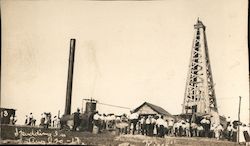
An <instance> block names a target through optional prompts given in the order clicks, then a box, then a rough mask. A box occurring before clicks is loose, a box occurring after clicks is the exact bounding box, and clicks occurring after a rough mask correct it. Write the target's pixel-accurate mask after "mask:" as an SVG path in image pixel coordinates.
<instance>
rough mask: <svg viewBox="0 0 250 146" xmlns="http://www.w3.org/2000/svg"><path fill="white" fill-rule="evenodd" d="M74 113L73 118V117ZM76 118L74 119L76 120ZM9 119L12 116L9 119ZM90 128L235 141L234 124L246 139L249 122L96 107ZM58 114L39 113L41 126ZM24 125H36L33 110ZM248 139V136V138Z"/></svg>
mask: <svg viewBox="0 0 250 146" xmlns="http://www.w3.org/2000/svg"><path fill="white" fill-rule="evenodd" d="M76 117H77V118H76ZM74 119H75V120H74V123H73V124H72V127H71V129H72V130H73V131H77V129H78V130H79V126H80V112H79V110H78V111H77V112H75V113H74ZM77 119H78V120H77ZM11 121H13V120H11ZM90 121H91V124H92V132H94V133H102V132H104V131H108V130H110V131H115V132H116V133H118V134H140V135H145V136H157V137H165V136H175V137H208V138H216V139H218V140H219V139H227V140H229V141H234V142H236V141H237V132H238V130H237V127H238V125H239V124H240V125H241V127H242V129H243V135H244V137H245V139H246V138H248V139H249V134H248V132H247V131H248V129H249V126H247V125H246V124H243V123H240V122H238V121H233V122H232V121H231V119H230V117H228V118H227V123H226V124H224V125H222V124H220V123H217V124H216V123H213V122H212V121H211V119H210V118H209V117H207V116H204V117H201V118H200V120H196V121H193V120H190V119H183V118H179V119H178V120H177V119H174V118H166V117H164V116H163V115H139V114H138V113H132V112H131V114H129V115H126V114H123V115H115V114H100V113H98V111H96V112H94V113H93V115H92V116H91V119H90ZM60 124H61V123H60V118H59V117H58V116H54V117H53V118H52V115H51V113H46V112H44V113H42V114H41V120H40V124H39V126H40V127H43V128H49V127H54V128H60V127H61V125H60ZM25 125H29V126H36V119H35V118H34V116H33V114H32V113H30V114H29V116H28V115H26V120H25ZM249 141H250V139H249Z"/></svg>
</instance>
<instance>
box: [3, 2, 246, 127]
mask: <svg viewBox="0 0 250 146" xmlns="http://www.w3.org/2000/svg"><path fill="white" fill-rule="evenodd" d="M198 17H199V19H200V20H201V21H202V22H203V23H204V25H206V35H207V41H208V50H209V56H210V63H211V68H212V74H213V80H214V83H215V94H216V99H217V104H218V110H219V113H220V114H221V115H225V116H231V117H232V119H237V116H238V115H237V114H238V108H239V107H238V105H239V96H241V97H242V102H241V119H242V121H243V122H245V123H247V122H248V119H249V110H248V109H249V78H248V56H247V54H248V52H247V51H248V50H247V49H248V48H247V0H241V1H238V0H216V1H215V0H203V1H200V0H189V1H186V0H166V1H80V0H76V1H69V0H62V1H57V0H38V1H31V0H11V1H10V0H2V1H1V19H2V26H1V27H2V52H1V54H2V58H1V59H2V66H1V67H2V68H1V69H2V70H1V107H5V108H14V109H16V110H17V112H16V114H17V118H18V123H19V124H24V119H25V115H27V114H29V113H30V112H32V113H33V114H34V117H35V118H36V119H37V120H38V121H39V119H40V118H41V117H40V114H41V113H42V112H51V113H52V114H53V115H56V114H57V113H58V111H59V110H60V114H61V115H62V114H63V112H64V106H65V97H66V83H67V70H68V57H69V43H70V39H71V38H75V39H76V52H75V53H76V54H75V64H74V79H73V93H72V108H71V109H72V110H71V111H72V112H75V111H76V109H77V107H79V108H82V105H83V109H85V106H84V105H85V101H83V100H82V99H85V98H91V97H92V98H94V99H96V100H98V101H99V102H100V103H106V104H112V105H118V106H123V107H128V108H130V109H135V108H136V107H138V106H139V105H141V104H142V103H143V102H145V101H147V102H150V103H152V104H155V105H158V106H161V107H163V108H164V109H165V110H167V111H168V112H170V113H171V114H174V115H175V114H180V113H181V110H182V106H181V104H182V103H183V99H184V91H185V84H186V78H187V72H188V65H189V58H190V54H191V46H192V40H193V34H194V26H193V25H194V24H195V23H196V20H197V18H198ZM97 109H98V110H99V112H100V113H115V114H122V113H128V112H129V110H128V109H122V108H116V107H111V106H106V105H101V104H97Z"/></svg>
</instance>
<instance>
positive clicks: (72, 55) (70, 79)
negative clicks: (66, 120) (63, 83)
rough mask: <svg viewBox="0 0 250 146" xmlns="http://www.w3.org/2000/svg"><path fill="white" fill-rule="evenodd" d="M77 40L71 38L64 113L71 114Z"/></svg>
mask: <svg viewBox="0 0 250 146" xmlns="http://www.w3.org/2000/svg"><path fill="white" fill-rule="evenodd" d="M75 42H76V39H70V52H69V66H68V80H67V91H66V103H65V112H64V115H70V112H71V99H72V83H73V71H74V58H75Z"/></svg>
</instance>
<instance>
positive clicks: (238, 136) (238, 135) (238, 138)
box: [237, 96, 241, 143]
mask: <svg viewBox="0 0 250 146" xmlns="http://www.w3.org/2000/svg"><path fill="white" fill-rule="evenodd" d="M240 106H241V96H239V110H238V121H239V123H238V133H237V142H238V143H239V140H240V125H239V124H240Z"/></svg>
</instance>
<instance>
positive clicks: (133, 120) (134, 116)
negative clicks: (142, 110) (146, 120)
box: [129, 111, 139, 135]
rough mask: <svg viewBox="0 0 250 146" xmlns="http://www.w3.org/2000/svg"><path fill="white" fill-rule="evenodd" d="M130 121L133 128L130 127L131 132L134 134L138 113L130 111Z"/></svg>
mask: <svg viewBox="0 0 250 146" xmlns="http://www.w3.org/2000/svg"><path fill="white" fill-rule="evenodd" d="M129 118H130V121H131V123H132V124H133V129H132V134H133V135H134V134H135V130H136V125H137V122H138V118H139V114H138V113H132V111H131V115H130V116H129Z"/></svg>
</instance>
